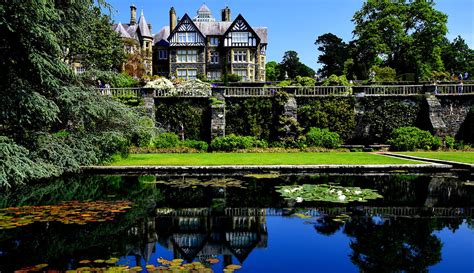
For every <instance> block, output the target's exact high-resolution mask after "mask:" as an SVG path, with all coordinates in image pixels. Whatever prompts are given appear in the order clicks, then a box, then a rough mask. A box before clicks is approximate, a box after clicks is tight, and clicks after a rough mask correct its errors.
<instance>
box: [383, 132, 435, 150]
mask: <svg viewBox="0 0 474 273" xmlns="http://www.w3.org/2000/svg"><path fill="white" fill-rule="evenodd" d="M388 143H389V144H390V145H391V147H390V148H391V149H393V150H395V151H414V150H417V149H423V150H436V149H438V148H439V147H440V146H441V139H440V138H439V137H435V136H433V135H432V134H431V133H430V132H428V131H424V130H421V129H419V128H417V127H400V128H398V129H395V130H393V133H392V136H391V138H390V139H389V140H388Z"/></svg>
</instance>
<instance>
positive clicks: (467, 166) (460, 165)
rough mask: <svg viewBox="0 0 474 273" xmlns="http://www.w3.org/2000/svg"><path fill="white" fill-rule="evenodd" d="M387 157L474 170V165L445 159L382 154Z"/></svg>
mask: <svg viewBox="0 0 474 273" xmlns="http://www.w3.org/2000/svg"><path fill="white" fill-rule="evenodd" d="M380 154H383V155H386V156H393V157H398V158H403V159H411V160H418V161H424V162H430V163H435V164H444V165H451V166H453V167H456V168H461V169H467V170H471V171H473V170H474V164H469V163H463V162H457V161H450V160H443V159H435V158H426V157H419V156H412V155H404V154H396V153H380Z"/></svg>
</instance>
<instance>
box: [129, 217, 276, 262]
mask: <svg viewBox="0 0 474 273" xmlns="http://www.w3.org/2000/svg"><path fill="white" fill-rule="evenodd" d="M265 212H266V210H265V209H251V208H249V209H247V208H239V209H231V208H227V209H224V210H213V209H210V208H191V209H157V210H156V217H155V218H151V219H147V220H146V221H145V222H142V224H141V225H139V226H138V227H135V228H133V229H132V230H130V231H129V233H130V235H136V236H138V237H139V238H140V240H139V241H140V243H139V245H136V246H135V247H134V249H133V250H132V251H130V252H129V255H130V254H131V255H134V256H135V258H136V262H137V264H139V263H140V258H143V259H144V260H145V261H146V262H149V261H150V258H151V256H152V254H153V253H154V252H155V251H156V248H155V244H156V242H158V243H160V244H161V245H162V246H164V247H165V248H167V249H169V250H171V251H173V256H174V258H180V259H184V260H186V261H187V262H192V261H193V260H195V259H197V260H199V261H201V262H205V260H206V259H208V258H211V257H216V256H221V255H223V256H224V261H223V262H224V265H228V264H232V263H233V261H232V257H235V258H236V259H237V261H238V262H240V263H243V262H244V261H245V259H246V258H247V257H248V256H249V254H250V253H251V252H252V250H253V249H254V248H266V247H267V240H268V235H267V226H266V218H265V215H266V213H265ZM144 235H145V236H144ZM144 239H145V240H144Z"/></svg>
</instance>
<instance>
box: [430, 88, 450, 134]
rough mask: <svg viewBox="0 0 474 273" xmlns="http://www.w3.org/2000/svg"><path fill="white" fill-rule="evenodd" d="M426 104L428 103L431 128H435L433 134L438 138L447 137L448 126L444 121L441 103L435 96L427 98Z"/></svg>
mask: <svg viewBox="0 0 474 273" xmlns="http://www.w3.org/2000/svg"><path fill="white" fill-rule="evenodd" d="M426 102H427V103H428V111H429V118H430V122H431V127H432V128H433V134H434V135H436V136H441V137H443V136H445V135H446V124H445V123H444V120H443V114H442V108H441V103H440V102H439V100H438V99H437V98H436V97H435V96H431V95H428V96H426Z"/></svg>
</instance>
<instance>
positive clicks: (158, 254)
mask: <svg viewBox="0 0 474 273" xmlns="http://www.w3.org/2000/svg"><path fill="white" fill-rule="evenodd" d="M471 179H472V178H471ZM302 185H305V186H304V190H306V189H311V190H310V192H307V193H305V195H304V194H303V192H302V191H303V190H302V188H303V186H302ZM282 186H286V188H285V187H283V188H282ZM320 186H322V188H323V189H327V187H329V188H332V190H329V191H328V192H324V191H323V192H321V191H320V189H321V188H320ZM325 187H326V188H325ZM284 189H286V191H285V190H284ZM369 189H371V190H372V191H371V192H373V193H374V194H376V195H381V196H382V198H374V199H370V198H369V199H368V200H365V199H362V198H361V199H359V196H362V195H363V192H364V191H365V190H369ZM350 190H352V191H353V192H352V194H353V195H354V194H355V195H357V196H356V197H357V198H356V201H354V202H347V203H344V202H346V201H347V200H349V199H350V197H351V196H350V195H351V192H350ZM339 191H340V192H339ZM341 192H342V193H341ZM282 193H288V194H290V195H292V196H293V198H288V196H286V198H283V197H282ZM330 194H334V196H335V198H334V199H335V200H338V202H334V201H328V200H327V199H328V195H330ZM298 195H301V196H303V197H300V196H298ZM342 195H344V197H342ZM302 199H303V200H302ZM329 199H330V198H329ZM71 201H74V202H71ZM364 201H365V202H364ZM341 202H342V203H341ZM473 205H474V186H472V182H469V179H468V178H460V177H457V176H455V175H449V174H448V175H442V176H418V175H391V176H373V175H371V176H327V175H317V176H278V175H269V176H247V177H154V176H142V177H123V176H85V177H69V178H62V179H57V180H54V181H45V182H42V183H38V184H36V185H34V186H30V187H25V188H21V189H16V190H15V191H10V192H6V193H1V194H0V206H2V207H4V208H10V209H7V210H5V209H3V210H0V272H2V273H3V272H14V271H15V270H20V269H23V270H25V271H19V272H26V271H28V270H33V269H34V270H39V271H48V270H50V271H51V272H53V270H59V271H66V270H77V269H78V268H86V270H91V269H90V268H115V269H118V268H119V267H120V266H122V267H124V266H128V268H132V269H133V268H134V270H135V272H137V271H140V268H138V267H136V266H140V267H141V269H142V272H147V269H146V266H147V265H148V270H149V271H153V270H156V267H158V266H161V265H162V264H160V263H159V262H158V259H163V260H160V261H161V262H162V263H163V261H164V263H165V264H166V263H169V262H170V261H172V260H173V259H179V260H175V262H177V263H178V267H179V266H183V265H185V264H189V263H192V262H195V264H196V265H199V267H206V268H211V269H212V272H232V266H231V267H229V265H237V267H235V266H234V268H238V267H239V266H241V268H240V269H237V270H235V272H428V271H429V272H456V273H457V272H473V270H474V223H473V221H472V216H473V212H474V206H473ZM2 213H3V214H2ZM181 260H182V261H181ZM196 262H199V263H196ZM151 265H153V266H151ZM35 266H36V267H35ZM167 266H170V265H169V264H168V265H167ZM173 266H175V267H176V266H177V265H176V264H174V265H173ZM88 268H89V269H88ZM225 268H228V269H226V271H224V269H225ZM207 270H208V269H207ZM132 271H133V270H132ZM54 272H57V271H54ZM154 272H161V271H154ZM169 272H171V271H169ZM173 272H186V271H173ZM187 272H211V271H209V270H208V271H203V269H201V271H199V270H196V271H187Z"/></svg>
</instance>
